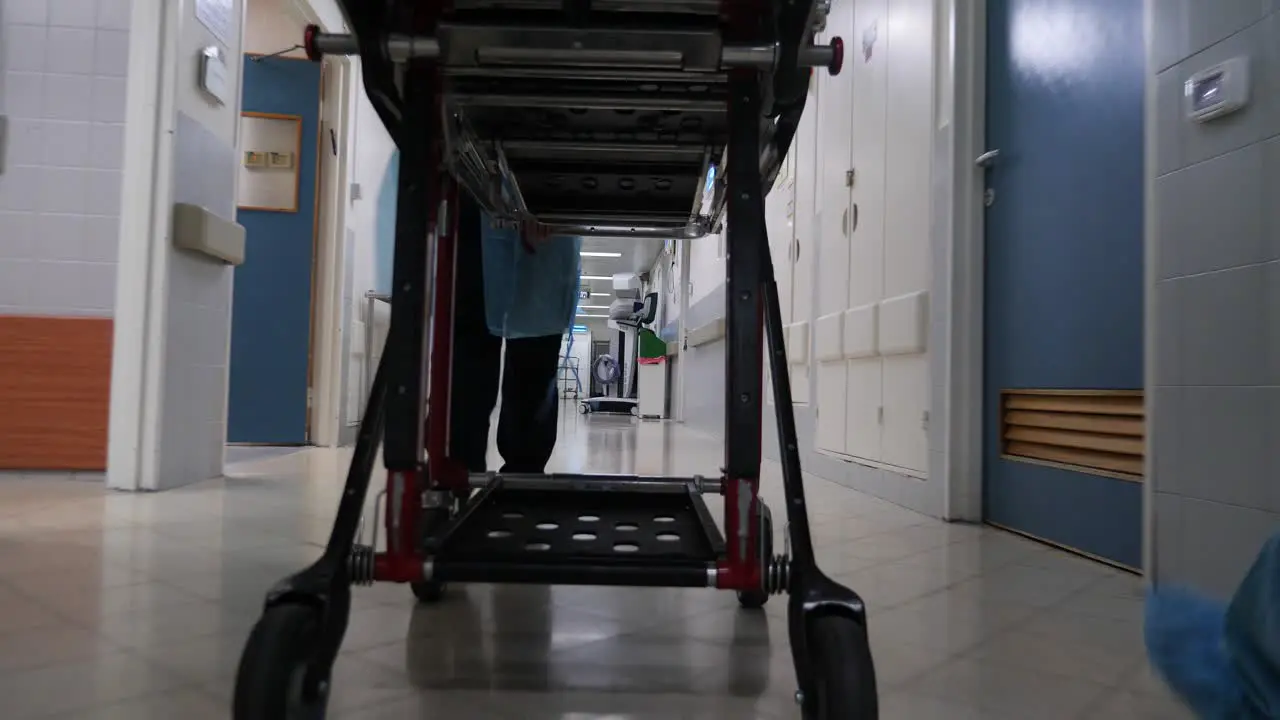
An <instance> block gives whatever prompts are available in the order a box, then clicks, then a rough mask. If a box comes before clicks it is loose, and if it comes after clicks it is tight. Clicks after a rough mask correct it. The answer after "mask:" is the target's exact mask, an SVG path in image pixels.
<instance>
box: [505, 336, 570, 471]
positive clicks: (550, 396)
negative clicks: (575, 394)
mask: <svg viewBox="0 0 1280 720" xmlns="http://www.w3.org/2000/svg"><path fill="white" fill-rule="evenodd" d="M560 341H561V336H559V335H546V336H543V337H534V338H520V339H518V340H507V351H506V361H505V363H504V367H503V370H502V409H501V411H500V415H499V417H498V452H499V453H501V454H502V461H503V466H502V471H503V472H508V473H542V472H545V471H546V467H547V461H548V460H550V459H551V453H552V451H553V450H554V449H555V445H556V429H557V428H556V424H557V422H556V420H557V416H558V415H559V410H560V399H559V398H558V397H557V393H556V372H557V368H558V367H559V366H560Z"/></svg>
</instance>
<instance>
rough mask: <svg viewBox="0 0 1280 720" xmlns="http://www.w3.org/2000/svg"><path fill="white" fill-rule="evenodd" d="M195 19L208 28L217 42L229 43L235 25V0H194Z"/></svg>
mask: <svg viewBox="0 0 1280 720" xmlns="http://www.w3.org/2000/svg"><path fill="white" fill-rule="evenodd" d="M196 19H197V20H199V21H200V24H201V25H204V26H205V27H207V28H209V32H210V33H212V34H213V36H214V37H215V38H217V39H218V42H220V43H222V44H223V45H230V44H231V32H232V31H233V30H235V29H236V27H235V24H234V23H235V21H236V17H235V0H196Z"/></svg>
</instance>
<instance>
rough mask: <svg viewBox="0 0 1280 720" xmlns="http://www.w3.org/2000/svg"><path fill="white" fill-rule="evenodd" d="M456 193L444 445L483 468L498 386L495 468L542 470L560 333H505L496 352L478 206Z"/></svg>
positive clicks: (551, 433)
mask: <svg viewBox="0 0 1280 720" xmlns="http://www.w3.org/2000/svg"><path fill="white" fill-rule="evenodd" d="M459 196H460V199H461V203H460V204H461V208H460V212H459V215H458V243H457V263H458V266H457V267H458V271H457V276H456V281H455V285H454V297H455V298H457V300H456V302H455V307H454V327H453V388H452V393H451V402H450V404H451V405H452V417H451V422H450V427H449V436H450V449H451V452H452V454H453V456H454V457H455V458H457V459H458V460H460V461H462V462H463V463H464V464H466V466H467V470H468V471H469V472H473V473H482V472H487V470H488V468H487V467H486V464H485V455H486V452H487V450H488V447H489V420H490V418H491V417H492V416H493V408H494V405H495V404H496V403H497V401H498V390H499V388H501V390H502V410H501V413H500V415H499V416H498V452H499V454H501V455H502V461H503V465H502V472H506V473H541V472H544V471H545V469H546V466H547V461H548V460H549V459H551V452H552V451H553V450H554V449H555V444H556V421H557V416H558V414H559V409H560V400H559V398H558V397H557V392H556V373H557V372H558V368H559V365H560V342H561V336H560V335H547V336H543V337H534V338H520V339H516V340H507V341H506V357H505V358H503V355H502V353H503V340H502V338H500V337H497V336H495V335H493V334H492V333H490V332H489V325H488V322H487V321H486V319H485V307H484V264H483V254H482V246H481V226H480V223H481V215H480V210H479V208H478V207H477V205H476V204H475V202H474V201H472V200H471V198H470V197H469V196H466V193H465V192H463V193H459Z"/></svg>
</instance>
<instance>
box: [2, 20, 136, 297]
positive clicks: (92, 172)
mask: <svg viewBox="0 0 1280 720" xmlns="http://www.w3.org/2000/svg"><path fill="white" fill-rule="evenodd" d="M129 13H130V0H0V51H2V52H3V55H0V113H3V114H5V115H7V116H8V117H9V127H10V138H9V143H8V145H9V151H8V157H7V159H6V162H5V172H4V174H3V175H0V314H12V315H18V314H21V315H32V314H43V315H103V316H109V315H111V314H112V306H113V304H114V298H115V279H116V267H115V262H116V246H117V239H118V232H119V227H118V226H119V215H120V193H121V186H120V182H121V174H120V169H121V162H122V155H123V139H124V98H125V76H126V73H127V71H128V55H129V51H128V45H129Z"/></svg>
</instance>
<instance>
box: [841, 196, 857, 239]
mask: <svg viewBox="0 0 1280 720" xmlns="http://www.w3.org/2000/svg"><path fill="white" fill-rule="evenodd" d="M857 229H858V203H854V204H853V215H852V217H850V215H849V208H845V209H844V215H842V216H841V218H840V232H841V233H843V234H844V236H845V237H849V234H850V233H852V232H854V231H856V230H857Z"/></svg>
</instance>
